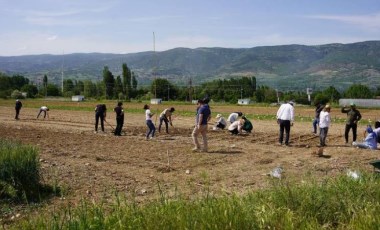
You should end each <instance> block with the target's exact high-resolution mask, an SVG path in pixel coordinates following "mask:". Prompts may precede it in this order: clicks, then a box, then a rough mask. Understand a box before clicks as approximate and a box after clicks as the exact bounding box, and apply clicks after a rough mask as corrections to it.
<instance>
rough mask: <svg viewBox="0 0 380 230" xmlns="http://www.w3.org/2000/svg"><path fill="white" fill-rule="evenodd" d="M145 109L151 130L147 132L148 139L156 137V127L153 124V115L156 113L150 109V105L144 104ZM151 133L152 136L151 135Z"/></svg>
mask: <svg viewBox="0 0 380 230" xmlns="http://www.w3.org/2000/svg"><path fill="white" fill-rule="evenodd" d="M144 109H145V121H146V125H147V126H148V128H149V130H148V131H147V132H146V137H145V138H146V140H149V139H152V138H153V137H154V133H155V132H156V127H155V126H154V124H153V121H152V117H153V115H154V113H152V112H151V111H150V107H149V105H144ZM149 135H150V137H149Z"/></svg>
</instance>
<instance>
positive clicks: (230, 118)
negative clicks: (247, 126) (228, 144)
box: [227, 112, 243, 124]
mask: <svg viewBox="0 0 380 230" xmlns="http://www.w3.org/2000/svg"><path fill="white" fill-rule="evenodd" d="M241 116H243V113H242V112H234V113H231V114H230V115H229V116H228V118H227V121H229V122H230V124H232V123H234V121H237V120H238V119H239V117H241Z"/></svg>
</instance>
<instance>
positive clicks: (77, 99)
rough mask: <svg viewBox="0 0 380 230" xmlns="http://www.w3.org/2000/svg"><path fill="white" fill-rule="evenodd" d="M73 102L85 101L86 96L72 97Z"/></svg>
mask: <svg viewBox="0 0 380 230" xmlns="http://www.w3.org/2000/svg"><path fill="white" fill-rule="evenodd" d="M71 101H84V96H83V95H75V96H72V97H71Z"/></svg>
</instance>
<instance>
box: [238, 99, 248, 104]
mask: <svg viewBox="0 0 380 230" xmlns="http://www.w3.org/2000/svg"><path fill="white" fill-rule="evenodd" d="M250 103H251V99H239V100H238V105H249V104H250Z"/></svg>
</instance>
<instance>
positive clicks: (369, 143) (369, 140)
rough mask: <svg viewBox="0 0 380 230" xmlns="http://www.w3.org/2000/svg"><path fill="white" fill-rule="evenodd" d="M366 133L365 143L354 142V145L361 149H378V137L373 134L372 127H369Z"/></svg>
mask: <svg viewBox="0 0 380 230" xmlns="http://www.w3.org/2000/svg"><path fill="white" fill-rule="evenodd" d="M364 133H367V136H366V138H365V139H364V142H362V143H356V142H353V143H352V145H353V146H355V147H358V148H361V149H377V140H376V139H377V136H376V133H375V132H373V130H372V127H371V125H368V126H367V128H366V130H365V131H364Z"/></svg>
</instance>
